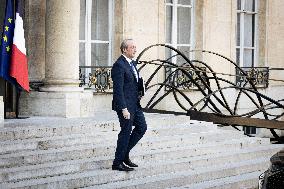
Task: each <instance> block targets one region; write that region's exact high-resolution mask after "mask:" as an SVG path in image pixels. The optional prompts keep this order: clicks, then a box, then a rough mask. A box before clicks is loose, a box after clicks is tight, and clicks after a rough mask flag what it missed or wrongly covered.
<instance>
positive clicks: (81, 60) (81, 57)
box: [79, 43, 86, 66]
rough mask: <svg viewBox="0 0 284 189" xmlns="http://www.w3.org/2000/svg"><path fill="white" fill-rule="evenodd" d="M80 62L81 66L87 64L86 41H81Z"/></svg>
mask: <svg viewBox="0 0 284 189" xmlns="http://www.w3.org/2000/svg"><path fill="white" fill-rule="evenodd" d="M79 62H80V66H85V65H86V63H85V62H86V59H85V43H79Z"/></svg>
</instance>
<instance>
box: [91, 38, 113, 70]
mask: <svg viewBox="0 0 284 189" xmlns="http://www.w3.org/2000/svg"><path fill="white" fill-rule="evenodd" d="M108 46H109V44H107V43H93V44H92V47H91V48H92V49H91V61H92V66H108Z"/></svg>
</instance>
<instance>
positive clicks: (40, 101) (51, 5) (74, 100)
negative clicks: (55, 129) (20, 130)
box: [20, 0, 92, 117]
mask: <svg viewBox="0 0 284 189" xmlns="http://www.w3.org/2000/svg"><path fill="white" fill-rule="evenodd" d="M45 3H46V6H45V8H46V10H45V78H44V79H43V83H44V86H42V87H40V88H39V91H31V92H30V93H29V94H27V95H23V96H22V97H21V100H20V114H21V115H27V116H59V117H82V116H87V113H86V111H85V109H84V108H83V104H84V103H82V98H85V96H86V94H84V93H82V91H83V88H80V87H79V18H80V1H78V0H46V2H45ZM32 29H33V28H29V30H32ZM41 56H44V54H43V55H41ZM88 99H90V101H91V100H92V94H90V95H89V96H88ZM88 105H89V106H90V107H92V105H91V103H88Z"/></svg>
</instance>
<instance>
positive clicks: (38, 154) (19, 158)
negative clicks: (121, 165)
mask: <svg viewBox="0 0 284 189" xmlns="http://www.w3.org/2000/svg"><path fill="white" fill-rule="evenodd" d="M262 143H264V144H265V143H267V141H265V140H264V141H263V140H262V139H259V140H252V138H243V139H241V138H240V139H234V140H229V141H222V142H211V143H210V144H208V143H204V144H198V145H196V144H194V145H186V146H180V147H173V148H163V149H154V150H153V149H148V148H143V147H139V146H137V147H136V148H135V149H133V152H132V153H133V154H135V155H136V156H135V157H134V160H135V161H136V162H140V161H142V162H143V161H147V160H150V161H159V160H165V159H175V158H183V157H191V156H195V155H203V154H212V153H219V152H223V151H226V150H227V149H228V148H234V149H242V148H246V147H253V146H258V145H260V144H262ZM114 151H115V146H112V147H106V146H105V145H101V146H100V147H99V146H98V145H94V146H78V147H72V148H71V147H69V148H62V149H52V150H38V151H31V152H20V153H13V154H6V155H0V168H9V167H16V166H23V165H34V164H42V163H47V162H56V161H66V160H72V159H84V158H90V157H101V156H108V157H114Z"/></svg>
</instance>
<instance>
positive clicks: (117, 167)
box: [112, 163, 134, 171]
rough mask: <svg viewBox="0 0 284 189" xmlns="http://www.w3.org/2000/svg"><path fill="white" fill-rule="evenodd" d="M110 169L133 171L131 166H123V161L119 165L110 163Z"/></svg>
mask: <svg viewBox="0 0 284 189" xmlns="http://www.w3.org/2000/svg"><path fill="white" fill-rule="evenodd" d="M112 170H118V171H133V170H134V169H133V168H131V167H127V166H125V165H124V164H123V163H121V164H119V165H112Z"/></svg>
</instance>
